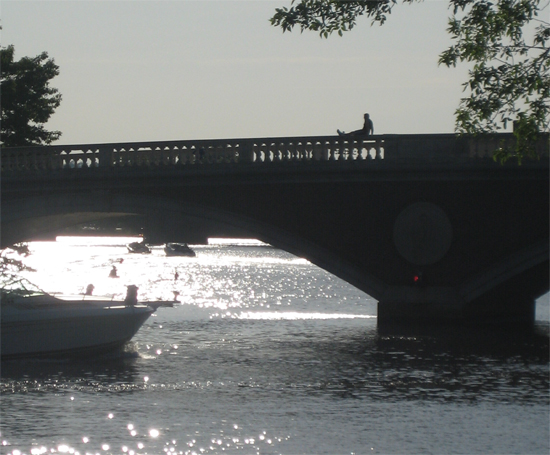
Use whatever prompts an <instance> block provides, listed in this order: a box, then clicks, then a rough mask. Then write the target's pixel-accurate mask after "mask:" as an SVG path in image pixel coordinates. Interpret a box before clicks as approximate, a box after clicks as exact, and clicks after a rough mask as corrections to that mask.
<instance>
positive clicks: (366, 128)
mask: <svg viewBox="0 0 550 455" xmlns="http://www.w3.org/2000/svg"><path fill="white" fill-rule="evenodd" d="M363 118H364V119H365V123H364V124H363V128H361V129H360V130H357V131H352V132H351V133H345V132H344V131H340V130H336V131H337V132H338V134H339V135H340V136H370V135H371V134H374V125H373V123H372V120H371V119H370V116H369V114H365V115H364V116H363Z"/></svg>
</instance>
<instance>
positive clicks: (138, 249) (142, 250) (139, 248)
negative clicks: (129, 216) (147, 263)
mask: <svg viewBox="0 0 550 455" xmlns="http://www.w3.org/2000/svg"><path fill="white" fill-rule="evenodd" d="M126 247H127V248H128V251H129V252H130V253H138V254H148V253H150V252H151V248H149V247H148V246H147V245H146V244H145V242H132V243H129V244H128V245H127V246H126Z"/></svg>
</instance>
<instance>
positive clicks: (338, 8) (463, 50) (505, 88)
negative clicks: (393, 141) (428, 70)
mask: <svg viewBox="0 0 550 455" xmlns="http://www.w3.org/2000/svg"><path fill="white" fill-rule="evenodd" d="M402 1H403V3H412V2H413V1H415V0H402ZM544 1H546V0H544ZM396 4H397V0H348V1H340V0H292V5H291V7H290V8H277V9H276V12H275V15H274V16H273V17H272V18H271V24H272V25H274V26H279V27H281V28H282V29H283V32H286V31H291V30H292V29H293V28H294V27H296V26H298V27H300V29H301V31H302V32H303V31H304V30H312V31H315V32H318V33H319V35H320V36H321V37H324V38H327V37H328V36H329V35H331V34H332V33H334V32H337V33H338V34H339V35H342V34H343V32H345V31H348V30H351V29H352V28H353V27H354V26H355V25H356V21H357V18H358V17H359V16H366V17H369V18H371V19H372V24H374V23H380V24H383V23H384V22H385V21H386V18H387V15H388V14H390V13H391V11H392V8H393V7H394V6H395V5H396ZM449 4H450V7H451V9H452V11H453V15H452V17H451V18H450V19H449V28H448V32H449V33H450V35H451V37H452V39H453V42H454V44H453V45H452V46H451V47H450V48H449V49H447V50H445V51H444V52H442V54H441V55H440V57H439V63H440V64H443V65H446V66H449V67H450V66H456V65H457V63H459V62H471V63H472V64H473V68H472V69H471V70H470V71H469V80H468V81H466V82H465V83H464V84H463V86H464V90H465V91H467V92H469V96H468V97H466V98H463V99H462V100H461V102H460V105H459V107H458V109H457V110H456V131H457V132H458V133H465V134H473V135H479V134H488V133H495V132H498V131H499V130H502V129H506V127H507V125H508V124H509V123H510V122H513V125H514V135H515V136H516V139H517V140H516V145H515V147H514V148H513V149H501V150H500V151H499V152H498V153H497V154H496V155H495V158H496V159H500V160H501V161H505V160H506V159H508V158H510V157H512V156H515V157H516V158H517V159H518V160H519V161H520V160H521V159H522V157H535V158H536V157H538V152H537V148H536V144H537V143H538V142H539V141H540V140H541V137H544V136H545V135H542V134H541V133H547V132H548V131H549V126H550V125H549V117H550V75H549V72H550V55H549V47H548V41H549V38H550V23H549V22H547V21H544V20H541V19H540V18H539V13H540V12H541V11H544V10H545V9H549V6H548V5H549V4H548V3H546V4H544V6H542V7H541V6H540V4H541V0H493V1H489V0H449ZM547 16H548V15H547ZM531 31H532V33H531ZM529 33H531V34H532V37H531V41H530V42H529V43H528V42H527V41H526V38H525V35H526V34H529Z"/></svg>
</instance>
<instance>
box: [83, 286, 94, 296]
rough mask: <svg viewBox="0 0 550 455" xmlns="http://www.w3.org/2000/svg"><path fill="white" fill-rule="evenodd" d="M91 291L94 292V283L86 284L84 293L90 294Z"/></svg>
mask: <svg viewBox="0 0 550 455" xmlns="http://www.w3.org/2000/svg"><path fill="white" fill-rule="evenodd" d="M93 292H94V285H93V284H89V285H88V286H86V292H85V293H84V295H92V293H93Z"/></svg>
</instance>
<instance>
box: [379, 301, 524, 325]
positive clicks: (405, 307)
mask: <svg viewBox="0 0 550 455" xmlns="http://www.w3.org/2000/svg"><path fill="white" fill-rule="evenodd" d="M534 322H535V300H534V299H531V298H526V297H524V298H522V299H521V300H514V301H510V300H506V301H502V302H499V303H496V302H495V304H494V305H480V306H476V305H473V304H470V305H466V304H464V305H462V306H457V305H449V304H445V303H435V302H388V301H386V302H379V303H378V325H379V326H382V327H384V326H388V325H392V324H402V323H405V324H428V325H434V324H437V325H439V324H469V325H470V324H471V325H480V324H483V325H507V324H509V325H520V326H531V325H533V324H534Z"/></svg>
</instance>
